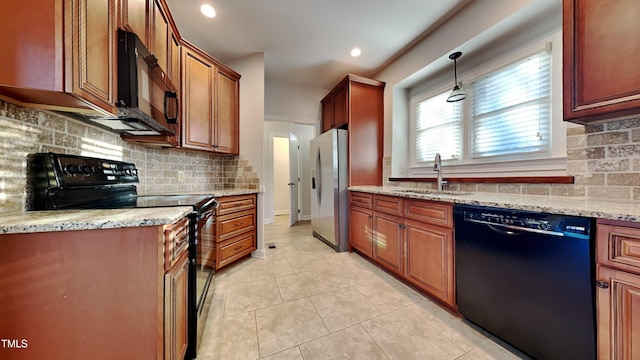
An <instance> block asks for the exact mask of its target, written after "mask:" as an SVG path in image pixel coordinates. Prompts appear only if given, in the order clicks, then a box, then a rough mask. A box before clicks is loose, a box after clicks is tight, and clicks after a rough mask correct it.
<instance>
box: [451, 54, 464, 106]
mask: <svg viewBox="0 0 640 360" xmlns="http://www.w3.org/2000/svg"><path fill="white" fill-rule="evenodd" d="M461 55H462V53H461V52H460V51H456V52H454V53H453V54H451V55H449V59H451V60H453V79H454V85H455V86H454V87H453V90H451V94H449V97H448V98H447V102H456V101H460V100H464V99H465V98H466V97H467V94H465V92H464V91H462V89H460V87H459V86H458V67H457V62H456V60H457V59H458V58H459V57H460V56H461Z"/></svg>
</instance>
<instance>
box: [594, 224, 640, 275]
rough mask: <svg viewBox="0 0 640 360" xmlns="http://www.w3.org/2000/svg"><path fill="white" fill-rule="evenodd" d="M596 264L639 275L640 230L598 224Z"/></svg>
mask: <svg viewBox="0 0 640 360" xmlns="http://www.w3.org/2000/svg"><path fill="white" fill-rule="evenodd" d="M596 248H597V257H598V263H599V264H601V265H606V266H609V267H612V268H614V269H620V270H626V271H631V272H634V273H637V274H640V229H639V228H632V227H624V226H613V225H605V224H598V231H597V238H596Z"/></svg>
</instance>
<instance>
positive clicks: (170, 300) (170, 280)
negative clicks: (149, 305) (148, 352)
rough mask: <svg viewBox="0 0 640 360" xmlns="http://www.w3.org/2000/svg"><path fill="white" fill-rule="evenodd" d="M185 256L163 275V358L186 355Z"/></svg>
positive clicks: (187, 267) (187, 265)
mask: <svg viewBox="0 0 640 360" xmlns="http://www.w3.org/2000/svg"><path fill="white" fill-rule="evenodd" d="M188 260H189V259H188V258H187V256H186V254H185V256H184V257H183V258H182V259H181V260H180V261H178V263H177V264H176V266H175V267H174V268H173V269H171V270H170V271H169V272H168V273H167V274H166V275H165V283H164V291H165V294H164V295H165V298H164V352H165V354H164V358H165V359H171V360H174V359H175V360H178V359H179V360H182V359H184V356H185V354H186V353H187V343H188V338H187V329H188V326H187V325H188V319H189V317H188V315H189V314H188V312H187V310H188V306H187V305H188V298H187V293H188V291H187V290H188V289H187V287H188V274H189V261H188Z"/></svg>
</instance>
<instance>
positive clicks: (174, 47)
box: [167, 31, 180, 99]
mask: <svg viewBox="0 0 640 360" xmlns="http://www.w3.org/2000/svg"><path fill="white" fill-rule="evenodd" d="M167 76H169V79H170V80H171V83H172V84H173V85H174V86H175V87H176V89H180V41H179V40H178V37H177V36H176V34H175V33H174V32H173V31H171V32H170V34H169V68H168V69H167ZM179 98H180V97H179V96H178V99H179Z"/></svg>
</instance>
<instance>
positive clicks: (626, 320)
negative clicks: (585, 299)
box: [597, 266, 640, 360]
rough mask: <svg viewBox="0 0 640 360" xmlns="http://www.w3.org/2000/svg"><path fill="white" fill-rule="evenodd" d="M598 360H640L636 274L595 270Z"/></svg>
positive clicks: (639, 285) (639, 295)
mask: <svg viewBox="0 0 640 360" xmlns="http://www.w3.org/2000/svg"><path fill="white" fill-rule="evenodd" d="M598 279H599V280H600V281H606V282H607V284H608V285H609V287H608V288H607V289H602V288H600V289H598V290H597V302H598V359H600V360H604V359H640V346H639V345H640V316H638V312H640V275H635V274H631V273H627V272H624V271H620V270H613V269H609V268H607V267H604V266H600V267H598Z"/></svg>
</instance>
